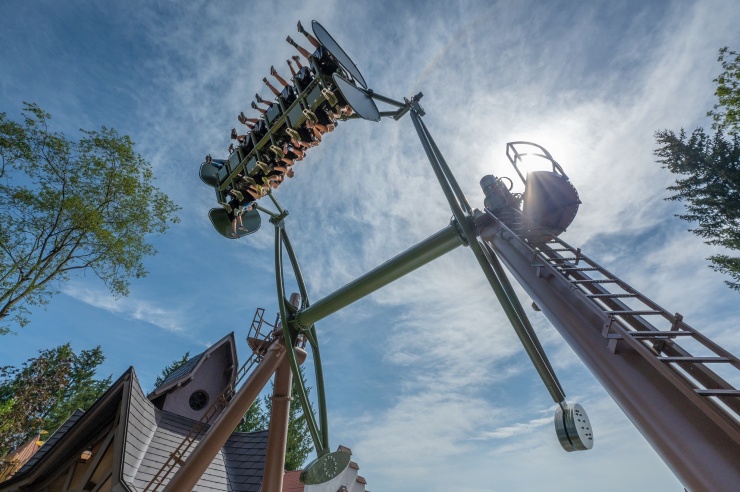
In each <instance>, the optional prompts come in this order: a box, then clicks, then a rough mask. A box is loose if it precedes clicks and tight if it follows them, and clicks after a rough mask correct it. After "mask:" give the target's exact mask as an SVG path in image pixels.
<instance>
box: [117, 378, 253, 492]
mask: <svg viewBox="0 0 740 492" xmlns="http://www.w3.org/2000/svg"><path fill="white" fill-rule="evenodd" d="M195 424H196V421H194V420H191V419H189V418H186V417H182V416H180V415H176V414H174V413H171V412H166V411H162V410H159V409H157V408H156V407H155V406H154V405H153V404H152V403H151V402H150V401H149V400H147V398H146V397H145V396H144V393H143V392H142V391H141V387H140V386H139V384H138V381H137V384H132V385H131V398H130V403H129V417H128V425H127V429H126V445H125V449H124V465H123V471H122V475H123V480H124V482H126V483H127V484H128V485H129V486H131V489H132V490H142V489H143V488H144V487H145V486H146V484H148V483H149V481H150V480H151V479H152V478H153V477H154V476H155V475H156V473H157V471H158V470H159V468H160V467H161V466H162V465H163V464H164V463H165V462H166V461H167V459H168V457H169V455H170V453H171V452H172V451H174V450H175V449H176V448H177V446H178V445H179V444H180V442H182V440H183V438H184V437H185V436H186V435H187V434H188V433H189V432H190V429H192V428H193V426H194V425H195ZM266 445H267V431H260V432H253V433H247V434H245V433H234V434H232V436H231V438H230V439H229V440H228V441H227V443H226V444H225V445H224V447H223V449H222V451H220V452H219V453H218V455H217V456H216V458H215V459H214V460H213V462H211V464H210V465H209V466H208V470H207V471H206V472H205V474H204V475H203V476H202V477H201V479H200V480H199V481H198V484H197V486H196V487H195V489H193V490H194V491H197V492H201V491H208V492H210V491H230V492H258V491H259V488H260V485H261V483H262V471H263V469H264V463H265V448H266ZM186 460H187V454H186ZM171 477H172V475H170V477H168V479H167V480H165V483H167V482H168V481H169V479H170V478H171Z"/></svg>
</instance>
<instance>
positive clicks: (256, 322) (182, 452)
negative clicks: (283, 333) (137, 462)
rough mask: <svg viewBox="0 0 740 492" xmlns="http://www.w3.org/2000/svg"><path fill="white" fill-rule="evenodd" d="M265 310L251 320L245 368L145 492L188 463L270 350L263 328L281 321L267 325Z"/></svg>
mask: <svg viewBox="0 0 740 492" xmlns="http://www.w3.org/2000/svg"><path fill="white" fill-rule="evenodd" d="M264 314H265V310H264V308H257V310H256V311H255V313H254V318H252V324H251V326H250V329H249V334H248V335H247V340H248V342H249V346H250V347H251V348H252V351H253V352H252V355H251V356H250V357H249V359H247V360H246V362H244V364H243V365H242V366H241V367H240V368H239V370H238V371H237V373H236V375H235V376H234V378H233V379H232V380H231V382H230V383H229V384H228V385H226V388H225V389H224V391H223V393H221V395H219V397H218V398H216V400H215V401H214V402H213V403H212V404H211V406H210V407H209V408H208V410H206V411H205V413H204V414H203V416H202V417H201V418H200V420H199V421H198V422H197V423H196V424H195V425H194V426H193V428H192V429H190V432H188V434H187V435H186V436H185V437H184V438H183V440H182V441H181V442H180V444H179V445H178V446H177V448H175V450H174V451H172V452H171V453H170V456H169V458H168V459H167V461H165V462H164V463H163V464H162V466H161V467H160V468H159V470H158V471H157V473H155V474H154V476H153V477H152V479H151V480H150V481H149V483H148V484H147V485H146V487H144V490H143V492H156V491H157V490H159V487H160V486H162V485H164V482H165V480H167V478H168V477H169V476H170V474H171V473H172V471H173V470H174V469H175V467H176V466H181V465H182V464H183V463H184V462H185V458H186V455H187V454H188V453H189V452H190V450H191V448H192V447H193V444H195V443H196V442H197V441H199V440H200V439H201V438H202V436H203V434H205V432H206V430H208V427H209V424H210V423H211V421H213V420H215V418H216V417H217V416H218V415H219V414H220V413H221V410H223V409H224V408H226V406H227V405H228V404H229V402H230V401H231V399H232V398H233V397H234V394H235V393H236V388H237V387H238V386H239V383H240V382H241V381H242V380H243V379H244V377H245V376H246V375H247V374H249V371H250V370H251V369H252V367H253V366H254V365H255V364H257V363H258V362H259V361H260V360H262V357H263V356H264V349H266V348H267V346H268V345H269V343H266V340H267V339H268V337H269V336H270V334H267V335H265V334H262V333H261V331H262V328H263V325H268V326H269V327H271V328H272V329H275V327H276V326H277V323H278V320H277V319H276V320H275V324H274V325H271V324H270V323H268V322H266V321H264Z"/></svg>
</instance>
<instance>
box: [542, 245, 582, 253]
mask: <svg viewBox="0 0 740 492" xmlns="http://www.w3.org/2000/svg"><path fill="white" fill-rule="evenodd" d="M542 244H547V243H542ZM545 251H547V252H550V251H570V252H571V253H575V251H573V250H572V249H571V248H549V249H546V250H541V251H540V252H541V253H544V252H545Z"/></svg>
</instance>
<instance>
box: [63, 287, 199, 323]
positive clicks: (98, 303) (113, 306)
mask: <svg viewBox="0 0 740 492" xmlns="http://www.w3.org/2000/svg"><path fill="white" fill-rule="evenodd" d="M62 292H63V293H64V294H66V295H68V296H70V297H72V298H74V299H77V300H78V301H80V302H83V303H85V304H88V305H90V306H93V307H95V308H98V309H103V310H105V311H108V312H109V313H112V314H114V315H116V316H121V317H124V318H127V319H132V320H136V321H142V322H144V323H148V324H150V325H153V326H156V327H158V328H161V329H163V330H165V331H168V332H172V333H178V334H181V333H183V332H184V331H185V326H184V324H185V323H184V320H183V319H182V314H181V313H180V312H178V311H176V310H172V309H165V308H162V307H161V306H159V305H158V303H156V302H152V301H149V300H145V299H136V298H133V297H130V296H129V297H122V298H118V299H116V298H115V297H113V296H112V295H111V294H110V292H108V291H104V290H95V289H91V288H85V287H80V286H76V285H67V286H65V287H64V289H63V290H62Z"/></svg>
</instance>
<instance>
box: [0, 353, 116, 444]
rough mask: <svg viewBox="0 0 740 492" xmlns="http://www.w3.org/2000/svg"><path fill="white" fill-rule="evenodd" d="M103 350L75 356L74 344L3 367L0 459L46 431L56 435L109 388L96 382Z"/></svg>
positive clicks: (104, 381) (0, 377) (106, 383)
mask: <svg viewBox="0 0 740 492" xmlns="http://www.w3.org/2000/svg"><path fill="white" fill-rule="evenodd" d="M104 360H105V357H104V356H103V353H102V351H101V350H100V347H96V348H94V349H92V350H83V351H82V352H80V353H79V354H75V352H74V351H73V350H72V347H71V346H70V344H65V345H60V346H59V347H56V348H54V349H49V350H42V351H40V352H39V356H38V357H35V358H32V359H29V360H28V361H26V362H25V363H24V364H23V365H22V367H21V368H14V367H9V366H6V367H3V368H0V456H1V455H3V454H5V453H7V452H8V451H10V450H11V449H13V448H14V447H16V446H18V445H19V444H22V443H23V442H24V441H26V440H28V439H29V438H30V437H31V436H33V435H35V434H38V433H39V432H40V431H42V430H45V431H47V432H48V433H49V434H53V433H54V431H56V430H57V429H58V428H59V426H60V425H62V424H63V423H64V421H66V420H67V418H69V416H70V415H71V414H72V413H73V412H74V411H75V410H76V409H77V408H81V409H83V410H87V409H88V408H89V407H90V406H91V405H92V404H93V403H94V402H95V400H97V399H98V398H99V397H100V396H101V395H102V394H103V393H104V392H105V390H106V389H108V387H109V386H110V382H111V379H110V377H108V378H105V379H101V380H96V379H94V378H93V376H94V374H95V370H96V368H97V366H98V365H100V364H101V363H102V362H103V361H104Z"/></svg>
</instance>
